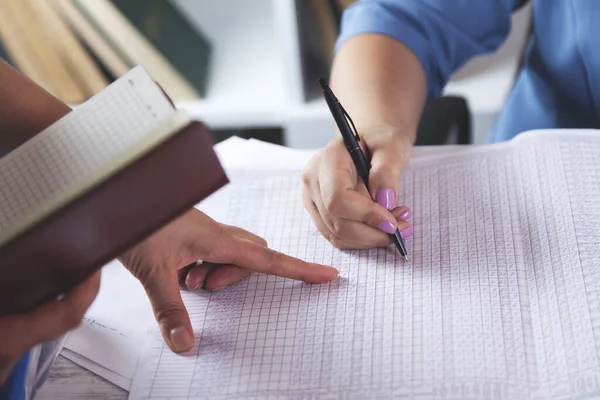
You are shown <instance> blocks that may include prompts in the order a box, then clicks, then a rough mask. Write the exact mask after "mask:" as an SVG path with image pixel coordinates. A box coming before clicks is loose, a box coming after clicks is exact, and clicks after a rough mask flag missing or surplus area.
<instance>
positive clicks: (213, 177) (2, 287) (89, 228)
mask: <svg viewBox="0 0 600 400" xmlns="http://www.w3.org/2000/svg"><path fill="white" fill-rule="evenodd" d="M227 183H228V179H227V176H226V175H225V172H224V171H223V169H222V167H221V164H220V163H219V160H218V158H217V156H216V154H215V153H214V150H213V143H212V140H211V137H210V134H209V132H208V130H207V128H206V127H205V126H204V125H203V124H202V123H200V122H192V123H191V124H190V125H189V126H187V127H186V128H184V129H182V130H181V131H180V132H179V133H177V134H176V135H174V136H173V137H171V138H169V139H168V140H167V141H165V142H164V143H163V144H161V145H160V146H158V147H157V148H155V149H153V150H152V151H150V152H149V153H147V154H146V155H144V156H143V157H141V158H140V159H138V160H137V161H135V162H134V163H132V164H130V165H129V166H127V167H126V168H124V169H123V170H121V171H119V172H118V173H116V174H115V175H113V176H112V177H110V178H109V179H108V180H106V181H105V182H103V183H102V184H100V185H98V186H96V187H95V188H93V189H92V190H91V191H89V192H87V193H86V194H84V195H82V196H81V197H79V198H78V199H76V200H74V201H72V202H71V203H70V204H69V205H67V206H65V207H63V208H62V209H60V210H58V211H57V212H55V213H54V214H52V215H51V216H49V217H48V218H46V219H45V220H44V221H42V222H41V223H39V224H38V225H36V226H35V227H33V228H32V229H30V230H29V231H27V232H25V233H24V234H22V235H21V236H19V237H18V238H16V239H14V240H13V241H12V242H10V243H9V244H7V245H6V246H4V247H2V248H0V316H1V315H7V314H13V313H19V312H24V311H27V310H31V309H32V308H33V307H35V306H37V305H39V304H41V303H42V302H44V301H48V300H51V299H54V298H56V297H57V296H58V295H60V294H63V293H65V292H66V291H68V290H69V289H70V288H72V287H73V286H74V285H76V284H77V283H79V282H81V281H82V280H83V279H84V278H86V277H88V276H90V275H91V274H92V273H93V272H94V271H96V270H97V269H99V268H101V267H102V266H103V265H105V264H106V263H108V262H109V261H111V260H113V259H115V258H116V257H117V256H118V255H120V254H122V253H123V252H124V251H126V250H127V249H129V248H131V247H132V246H133V245H135V244H137V243H138V242H140V241H142V240H143V239H144V238H146V237H148V236H150V235H151V234H152V233H154V232H155V231H157V230H158V229H159V228H161V227H163V226H164V225H166V224H167V223H168V222H170V221H172V220H173V219H175V218H176V217H177V216H179V215H181V214H182V213H183V212H185V211H187V210H188V209H190V208H191V207H193V206H194V205H195V204H197V203H198V202H200V201H201V200H203V199H204V198H206V197H208V196H209V195H210V194H212V193H213V192H215V191H216V190H217V189H219V188H221V187H222V186H224V185H225V184H227Z"/></svg>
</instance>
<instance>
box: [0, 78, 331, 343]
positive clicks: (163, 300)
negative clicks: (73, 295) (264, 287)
mask: <svg viewBox="0 0 600 400" xmlns="http://www.w3.org/2000/svg"><path fill="white" fill-rule="evenodd" d="M0 182H1V183H2V185H0V187H1V188H2V189H1V192H0V195H1V196H2V197H3V200H4V202H3V203H2V205H1V206H0V265H2V267H1V268H0V315H4V314H12V313H19V312H23V311H27V310H30V309H32V308H34V307H35V306H36V305H38V304H40V303H42V302H44V301H47V300H51V299H53V298H56V296H58V295H60V294H63V293H65V292H67V291H68V290H69V289H70V288H71V287H73V286H74V285H75V284H76V283H78V282H80V281H81V280H82V279H84V278H85V277H87V276H89V275H90V274H91V273H93V271H95V270H96V269H99V268H100V267H101V266H102V265H104V264H106V263H107V262H108V261H110V260H111V259H113V258H115V257H117V256H119V255H120V254H122V253H123V252H126V251H127V250H129V251H127V252H126V255H125V256H124V257H123V261H124V264H126V266H128V267H129V268H130V269H131V270H132V271H133V272H134V273H135V274H136V276H137V277H138V278H140V279H141V280H142V283H144V284H146V285H147V286H146V290H147V291H148V293H149V294H151V301H152V303H153V305H154V306H155V307H154V308H155V313H156V314H157V318H158V319H159V320H160V319H161V316H164V315H170V314H172V312H173V311H182V312H181V313H179V314H183V315H184V318H183V319H184V320H187V314H186V312H185V308H184V307H183V304H182V303H181V299H180V296H179V291H178V286H177V279H176V270H177V269H180V268H183V267H184V266H185V265H187V264H190V263H192V262H195V261H196V260H198V259H203V260H205V261H210V262H214V263H218V264H226V266H225V267H223V268H216V269H215V268H213V271H212V272H211V276H210V277H209V278H212V282H214V284H213V285H217V286H213V287H212V288H214V289H216V288H218V286H222V285H227V284H231V283H232V282H235V281H237V280H239V279H242V278H243V277H244V276H245V275H246V274H247V272H245V271H243V270H240V269H239V268H238V267H242V268H245V269H248V270H256V271H261V272H269V273H274V274H279V275H282V276H287V277H290V278H297V279H303V280H306V281H309V282H320V281H324V280H331V279H334V278H335V277H336V276H337V271H335V270H334V269H332V268H328V267H322V266H321V267H317V266H315V265H310V264H307V263H304V262H302V261H300V260H297V259H292V258H289V257H285V256H281V255H279V254H277V253H275V252H273V251H271V250H269V249H268V248H267V247H266V246H265V245H264V241H262V239H259V238H257V237H256V236H254V235H251V234H249V233H247V232H245V231H243V230H241V229H237V228H234V227H225V226H223V225H220V224H218V223H216V222H215V221H212V220H210V219H209V218H207V217H206V216H204V215H203V214H202V213H200V212H199V211H197V210H192V211H189V212H188V213H186V214H185V216H183V217H181V218H177V217H179V216H181V215H182V214H183V213H184V212H185V211H186V210H188V209H190V208H191V207H192V206H193V205H194V204H196V203H198V202H199V201H200V200H202V199H203V198H204V197H206V196H207V195H208V194H210V193H212V192H213V191H215V190H216V189H218V188H219V187H221V186H222V185H223V184H224V183H226V182H227V178H226V177H225V174H224V172H223V170H222V169H221V167H220V164H219V162H218V160H217V157H216V155H215V154H214V152H213V151H212V145H211V143H210V139H209V136H208V132H207V130H206V129H205V128H204V127H203V125H202V124H200V123H197V122H190V120H189V119H188V118H187V117H186V116H185V115H183V114H181V113H178V112H176V111H175V110H174V109H173V107H172V105H171V104H170V102H169V101H168V99H167V98H166V96H165V95H164V94H163V93H162V92H161V90H160V88H158V86H157V85H156V84H155V83H154V82H153V81H152V79H151V78H150V77H149V76H148V75H147V74H146V73H145V72H144V70H143V69H142V68H139V67H138V68H135V69H134V70H132V71H131V72H130V73H128V74H127V75H125V76H124V77H123V78H121V79H120V80H119V81H117V82H115V83H114V84H112V85H111V86H110V87H109V88H108V89H107V90H105V91H104V92H102V93H101V94H99V95H98V96H96V97H94V98H93V99H91V100H90V101H89V102H87V103H86V104H84V105H83V106H82V107H80V108H79V109H77V110H75V111H74V112H71V113H70V114H68V115H67V116H65V117H64V118H63V119H61V120H60V121H58V122H56V123H55V124H53V125H52V126H50V127H49V128H47V129H46V130H45V131H44V132H42V133H40V134H39V135H38V136H36V137H35V138H33V139H32V140H30V141H29V142H27V143H25V144H24V145H22V146H21V147H19V148H18V149H16V150H15V151H13V152H12V153H10V154H9V155H7V156H6V157H5V158H3V159H2V160H1V161H0ZM173 220H175V221H174V222H172V223H171V224H170V225H169V226H168V227H165V228H164V229H162V230H159V229H160V228H162V227H164V226H165V225H166V224H167V223H169V222H170V221H173ZM146 238H148V239H147V240H145V241H144V242H142V243H141V244H139V245H137V246H136V247H133V246H134V245H135V244H136V243H139V242H141V241H142V240H143V239H146ZM257 242H258V243H257ZM40 260H43V265H41V264H40V262H39V261H40ZM197 271H199V272H198V274H201V273H202V272H203V273H204V275H206V274H207V272H208V267H207V266H201V267H199V268H198V269H197ZM217 272H219V273H220V276H219V275H218V274H217V275H213V274H216V273H217ZM164 274H167V275H166V276H165V275H164ZM170 277H175V279H170ZM165 278H166V279H165ZM199 278H200V277H198V276H196V280H197V281H198V280H200V279H199ZM209 278H206V279H202V280H204V281H206V282H207V283H210V282H211V279H209ZM195 286H197V285H195ZM152 294H154V297H152ZM164 304H171V308H173V304H175V305H180V307H179V308H180V309H178V310H173V309H167V310H165V309H163V305H164ZM160 322H161V326H162V327H163V329H164V332H165V336H169V335H170V334H172V333H173V332H172V330H173V329H176V328H180V327H181V322H182V320H181V318H179V319H177V321H176V322H177V324H176V325H174V326H173V325H172V324H173V322H172V321H166V320H165V321H160ZM183 325H187V326H188V327H189V321H188V322H187V324H185V323H184V324H183ZM190 345H191V344H190Z"/></svg>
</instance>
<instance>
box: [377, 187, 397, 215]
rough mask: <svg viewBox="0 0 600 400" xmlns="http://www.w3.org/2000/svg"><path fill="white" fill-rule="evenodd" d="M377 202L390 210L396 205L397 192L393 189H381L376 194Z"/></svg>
mask: <svg viewBox="0 0 600 400" xmlns="http://www.w3.org/2000/svg"><path fill="white" fill-rule="evenodd" d="M375 199H376V200H377V203H378V204H379V205H381V206H383V207H385V208H387V209H388V210H390V209H392V208H394V207H395V206H396V192H394V191H393V190H392V189H379V190H378V191H377V194H376V195H375Z"/></svg>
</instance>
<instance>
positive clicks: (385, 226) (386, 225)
mask: <svg viewBox="0 0 600 400" xmlns="http://www.w3.org/2000/svg"><path fill="white" fill-rule="evenodd" d="M379 229H381V230H382V231H384V232H385V233H389V234H390V235H391V234H393V233H394V232H396V226H395V225H394V224H393V223H391V222H390V221H381V222H380V223H379Z"/></svg>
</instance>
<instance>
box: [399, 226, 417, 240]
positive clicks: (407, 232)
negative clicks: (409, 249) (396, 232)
mask: <svg viewBox="0 0 600 400" xmlns="http://www.w3.org/2000/svg"><path fill="white" fill-rule="evenodd" d="M413 233H415V231H414V229H413V228H406V229H405V230H403V231H402V232H400V236H402V239H406V238H407V237H411V236H412V235H413Z"/></svg>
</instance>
